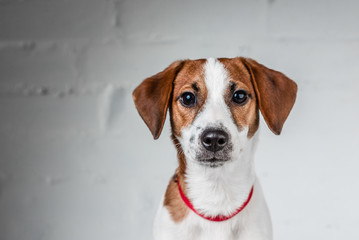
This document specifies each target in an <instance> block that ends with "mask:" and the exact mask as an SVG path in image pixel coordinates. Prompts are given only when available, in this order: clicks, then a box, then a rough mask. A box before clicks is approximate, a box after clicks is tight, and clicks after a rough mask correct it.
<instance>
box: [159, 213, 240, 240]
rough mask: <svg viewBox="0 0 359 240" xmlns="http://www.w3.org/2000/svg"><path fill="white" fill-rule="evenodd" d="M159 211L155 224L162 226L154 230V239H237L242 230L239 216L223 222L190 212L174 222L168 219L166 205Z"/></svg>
mask: <svg viewBox="0 0 359 240" xmlns="http://www.w3.org/2000/svg"><path fill="white" fill-rule="evenodd" d="M160 211H161V214H160V218H161V219H157V220H158V222H157V224H160V225H162V226H161V228H160V230H159V232H156V231H155V237H156V239H166V240H174V239H181V240H193V239H196V240H218V239H226V240H238V239H241V237H240V235H241V233H242V232H243V230H244V228H243V226H242V225H241V220H240V218H239V217H238V218H233V219H230V220H228V221H225V222H211V221H208V220H204V219H201V218H199V217H198V216H197V215H196V214H195V213H193V212H190V213H189V214H188V216H187V217H186V218H185V219H184V220H183V221H182V222H180V223H175V222H173V221H172V220H171V219H170V216H169V213H168V211H167V209H166V207H163V208H162V209H161V210H160ZM164 225H165V226H164ZM155 229H156V226H155Z"/></svg>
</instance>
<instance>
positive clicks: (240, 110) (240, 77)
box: [218, 58, 259, 138]
mask: <svg viewBox="0 0 359 240" xmlns="http://www.w3.org/2000/svg"><path fill="white" fill-rule="evenodd" d="M218 60H219V61H220V62H221V63H222V64H223V65H224V67H225V68H226V70H227V71H228V73H229V77H230V79H231V80H230V81H231V82H233V83H234V84H235V86H236V87H235V89H233V91H231V89H230V86H228V88H227V92H226V94H225V101H226V103H227V105H228V107H229V109H230V110H231V113H232V117H233V120H234V121H235V123H236V125H237V126H238V127H239V128H240V129H241V128H244V127H248V138H251V137H252V136H253V135H254V134H255V133H256V131H257V130H258V127H259V110H258V104H257V98H256V93H255V90H254V88H253V85H252V82H251V76H250V74H249V72H248V70H247V69H246V67H245V65H244V64H243V62H242V60H241V58H233V59H229V58H219V59H218ZM239 89H241V90H245V91H246V92H247V93H249V94H250V97H249V99H248V102H247V103H246V104H244V105H242V106H240V105H238V104H235V103H233V102H232V101H231V99H232V95H233V93H234V92H235V91H237V90H239Z"/></svg>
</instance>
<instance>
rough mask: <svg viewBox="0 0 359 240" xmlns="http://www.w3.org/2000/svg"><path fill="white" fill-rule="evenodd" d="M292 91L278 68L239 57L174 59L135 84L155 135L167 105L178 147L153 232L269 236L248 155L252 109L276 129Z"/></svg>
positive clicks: (181, 236)
mask: <svg viewBox="0 0 359 240" xmlns="http://www.w3.org/2000/svg"><path fill="white" fill-rule="evenodd" d="M296 92H297V85H296V84H295V83H294V82H293V81H292V80H290V79H289V78H288V77H286V76H285V75H284V74H282V73H280V72H277V71H275V70H272V69H269V68H267V67H265V66H263V65H261V64H259V63H257V62H256V61H254V60H252V59H248V58H242V57H238V58H233V59H229V58H218V59H213V58H209V59H199V60H182V61H176V62H174V63H172V64H171V65H170V66H169V67H167V68H166V69H165V70H163V71H162V72H160V73H157V74H156V75H154V76H152V77H149V78H147V79H145V80H144V81H143V82H142V83H141V84H140V85H139V86H138V87H137V88H136V89H135V90H134V92H133V99H134V102H135V105H136V108H137V110H138V112H139V114H140V116H141V117H142V119H143V120H144V122H145V123H146V124H147V126H148V128H149V129H150V131H151V133H152V135H153V137H154V138H155V139H157V138H158V137H159V136H160V134H161V131H162V127H163V124H164V122H165V119H166V113H167V109H169V115H170V121H171V129H172V141H173V143H174V144H175V146H176V149H177V158H178V168H177V170H176V172H175V175H174V176H173V178H172V179H171V180H170V182H169V185H168V187H167V190H166V193H165V195H164V197H163V202H162V203H161V206H160V208H159V210H158V213H157V216H156V219H155V224H154V237H155V239H156V240H172V239H173V240H174V239H178V240H192V239H193V240H194V239H195V240H201V239H203V240H211V239H213V240H259V239H261V240H263V239H272V226H271V220H270V215H269V211H268V208H267V205H266V202H265V199H264V196H263V192H262V189H261V186H260V184H259V181H258V179H257V178H256V174H255V169H254V161H253V158H254V151H255V149H256V143H257V138H258V136H257V130H258V126H259V111H261V113H262V115H263V118H264V120H265V121H266V123H267V125H268V127H269V128H270V130H271V131H272V132H273V133H275V134H277V135H279V134H280V132H281V130H282V127H283V124H284V122H285V120H286V119H287V117H288V115H289V112H290V111H291V109H292V107H293V105H294V102H295V99H296Z"/></svg>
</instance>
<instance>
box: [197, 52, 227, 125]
mask: <svg viewBox="0 0 359 240" xmlns="http://www.w3.org/2000/svg"><path fill="white" fill-rule="evenodd" d="M204 71H205V77H204V78H205V84H206V87H207V92H208V94H207V99H206V103H205V106H204V109H203V112H202V114H201V115H202V116H200V117H201V118H202V122H203V121H204V122H203V123H206V124H218V123H221V124H224V125H227V126H226V127H228V124H231V123H230V121H231V113H230V111H229V109H228V106H227V105H226V103H225V100H224V94H225V91H226V88H227V87H228V83H229V77H228V72H227V70H226V69H225V67H224V65H223V64H222V63H221V62H219V61H218V60H217V59H214V58H209V59H207V63H206V65H205V66H204Z"/></svg>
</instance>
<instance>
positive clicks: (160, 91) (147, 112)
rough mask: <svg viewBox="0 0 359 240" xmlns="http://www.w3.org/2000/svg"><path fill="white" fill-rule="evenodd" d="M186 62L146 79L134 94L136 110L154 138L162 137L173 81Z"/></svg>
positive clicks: (171, 66)
mask: <svg viewBox="0 0 359 240" xmlns="http://www.w3.org/2000/svg"><path fill="white" fill-rule="evenodd" d="M183 63H184V61H176V62H174V63H172V64H171V65H170V66H168V67H167V68H166V69H165V70H163V71H162V72H159V73H157V74H156V75H154V76H152V77H149V78H146V79H145V80H144V81H143V82H142V83H141V84H140V85H139V86H138V87H137V88H136V89H135V90H134V91H133V93H132V96H133V100H134V102H135V105H136V108H137V111H138V113H139V114H140V116H141V117H142V119H143V121H144V122H145V123H146V125H147V127H148V128H149V129H150V131H151V133H152V135H153V138H154V139H157V138H158V137H159V136H160V135H161V131H162V128H163V125H164V123H165V120H166V113H167V108H168V104H169V101H170V97H171V93H172V88H173V81H174V79H175V78H176V76H177V73H178V72H179V71H180V70H181V68H182V66H183Z"/></svg>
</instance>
